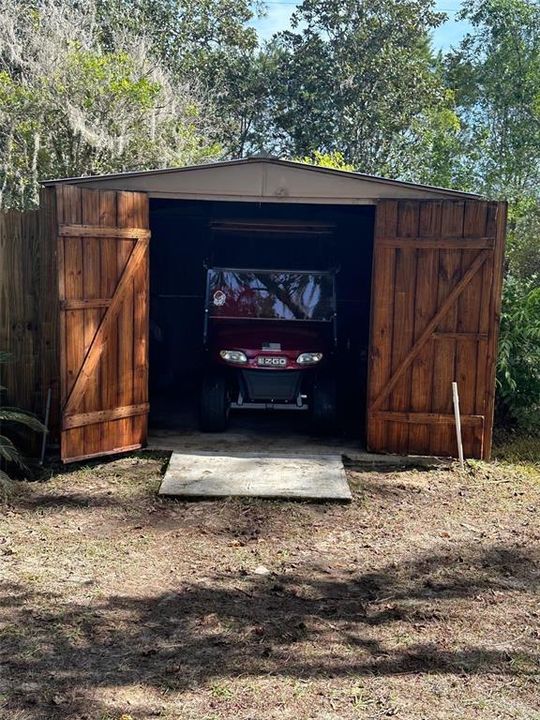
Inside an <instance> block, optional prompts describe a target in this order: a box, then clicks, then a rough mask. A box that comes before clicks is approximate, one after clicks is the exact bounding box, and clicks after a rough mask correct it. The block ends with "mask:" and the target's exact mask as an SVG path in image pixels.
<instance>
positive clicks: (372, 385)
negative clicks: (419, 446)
mask: <svg viewBox="0 0 540 720" xmlns="http://www.w3.org/2000/svg"><path fill="white" fill-rule="evenodd" d="M397 220H398V203H397V201H395V200H388V201H385V202H381V203H379V204H378V205H377V211H376V215H375V245H374V253H373V271H372V286H371V319H370V347H369V365H368V392H367V395H368V403H367V409H366V412H367V445H368V448H370V449H371V450H373V451H374V452H383V451H385V450H386V449H387V442H386V431H387V427H386V424H385V423H384V422H381V421H379V420H377V419H376V418H373V417H371V416H370V413H371V406H372V405H373V403H374V401H375V399H376V398H377V397H378V396H379V395H380V393H381V392H382V390H383V388H384V387H385V385H386V383H387V382H388V380H389V378H390V374H391V370H392V365H391V363H392V331H393V325H394V284H395V267H396V262H395V251H394V250H393V249H392V248H383V247H379V245H378V243H377V238H378V237H379V236H380V237H386V236H388V235H392V234H396V233H397ZM384 407H385V405H384V404H383V405H382V408H384Z"/></svg>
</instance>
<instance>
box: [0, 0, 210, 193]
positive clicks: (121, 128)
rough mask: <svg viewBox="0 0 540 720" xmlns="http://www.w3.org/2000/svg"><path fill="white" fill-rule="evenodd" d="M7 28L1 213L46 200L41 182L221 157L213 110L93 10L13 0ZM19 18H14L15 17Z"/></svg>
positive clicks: (3, 29) (0, 103) (2, 36)
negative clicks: (34, 6)
mask: <svg viewBox="0 0 540 720" xmlns="http://www.w3.org/2000/svg"><path fill="white" fill-rule="evenodd" d="M7 4H8V5H9V6H10V8H8V9H6V10H4V15H3V21H4V22H3V23H0V206H2V207H27V206H30V205H32V204H35V203H36V202H37V191H38V187H39V185H38V181H39V180H40V179H41V178H47V177H49V178H50V177H58V176H73V175H86V174H91V173H103V172H111V171H122V170H130V169H144V168H155V167H163V166H175V165H184V164H186V163H196V162H199V161H201V160H207V159H209V158H212V157H215V156H216V154H217V153H218V152H220V148H219V146H218V145H217V144H216V141H215V139H214V138H213V135H215V133H213V132H211V131H210V126H211V124H212V122H213V119H214V115H213V106H212V104H211V103H209V102H207V101H206V99H205V98H204V96H203V93H202V91H201V90H200V89H197V88H195V86H189V85H188V84H186V83H183V82H181V81H180V80H178V79H177V78H175V77H174V76H173V75H172V73H171V72H170V70H168V69H167V68H165V67H163V66H162V65H161V64H160V63H159V61H158V60H156V57H155V53H154V52H153V50H151V48H149V45H148V41H147V40H145V39H144V38H141V37H137V36H135V37H130V38H129V40H126V39H124V38H122V37H121V36H117V35H114V33H113V32H112V31H110V32H109V35H108V37H107V40H106V42H105V41H104V40H102V39H101V38H102V37H103V35H104V33H103V28H100V27H99V25H97V24H96V22H95V16H94V12H93V6H92V5H91V4H90V5H88V6H87V7H86V6H85V7H84V8H81V7H79V6H78V5H77V4H76V3H72V4H70V3H64V4H63V6H70V5H73V7H72V8H71V11H70V12H67V11H64V7H63V6H62V7H61V6H59V5H58V4H57V3H55V2H54V1H53V0H44V1H43V2H41V3H40V4H39V6H38V7H37V9H32V8H31V7H30V5H29V4H28V3H25V2H23V1H22V0H7ZM8 11H9V12H8Z"/></svg>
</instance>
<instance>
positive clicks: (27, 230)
mask: <svg viewBox="0 0 540 720" xmlns="http://www.w3.org/2000/svg"><path fill="white" fill-rule="evenodd" d="M43 185H44V187H43V190H42V193H41V204H40V207H39V209H38V210H35V211H31V212H28V213H15V212H10V213H7V214H5V215H4V216H3V217H2V219H1V225H0V268H1V270H0V292H1V295H0V298H1V303H2V308H1V313H0V348H1V349H5V350H8V351H11V352H12V353H13V354H14V358H15V362H14V363H13V364H12V365H11V366H9V367H8V368H7V377H5V378H4V382H3V383H2V384H4V385H7V386H8V388H9V390H8V392H9V393H10V396H9V398H8V401H9V402H11V403H13V404H20V405H22V406H24V407H26V408H28V409H31V410H34V411H36V412H37V413H38V414H40V415H42V414H43V408H44V406H45V399H46V396H47V393H48V390H49V389H51V393H52V403H51V436H52V437H53V438H54V437H58V438H59V439H60V448H61V457H62V459H63V460H64V461H65V462H68V461H74V460H80V459H83V458H90V457H95V456H100V455H105V454H109V453H116V452H120V451H125V450H132V449H134V448H139V447H141V446H143V445H144V444H145V443H146V441H147V435H148V416H149V410H150V407H151V406H154V405H156V406H160V407H162V408H163V407H165V408H166V407H167V405H166V403H167V402H169V403H170V402H171V399H173V401H174V403H176V404H178V403H181V402H182V398H184V397H187V395H188V394H189V393H186V392H185V389H186V388H193V387H195V386H196V383H197V379H198V371H199V368H200V356H201V349H202V332H201V328H202V316H203V308H204V306H203V300H204V298H203V295H204V272H203V264H204V261H205V260H206V259H208V257H209V256H211V257H213V258H215V257H218V258H221V257H226V259H227V261H228V262H233V261H234V263H235V265H233V266H234V267H250V266H251V267H257V266H259V265H260V264H264V265H265V266H269V267H298V268H301V267H311V266H313V265H314V264H315V263H317V262H323V260H322V258H323V257H326V258H327V257H328V256H329V254H330V255H331V256H332V258H333V261H334V262H335V263H336V264H337V265H339V267H340V272H339V275H338V293H337V304H338V316H339V323H338V335H339V351H338V355H339V357H338V368H339V370H338V375H339V377H338V380H339V382H341V385H342V387H341V395H342V398H343V407H344V411H343V425H344V427H346V430H347V431H348V432H349V433H350V434H351V435H352V436H353V437H354V438H355V440H356V441H357V442H358V444H359V446H360V445H363V446H365V447H367V448H368V449H369V450H371V451H374V452H388V453H400V454H431V455H446V456H455V455H456V452H457V448H456V440H455V430H454V417H453V413H452V391H451V383H452V381H453V380H456V381H457V383H458V386H459V392H460V398H461V410H462V425H463V435H464V447H465V452H466V454H467V455H468V456H469V457H475V458H489V457H490V453H491V438H492V428H493V409H494V394H495V364H496V349H497V333H498V325H499V313H500V299H501V282H502V264H503V252H504V234H505V225H506V204H505V203H502V202H491V201H487V200H486V199H484V198H482V197H481V196H479V195H474V194H469V193H464V192H458V191H454V190H448V189H442V188H435V187H429V186H424V185H417V184H412V183H407V182H399V181H395V180H389V179H385V178H380V177H374V176H369V175H363V174H360V173H352V172H344V171H339V170H331V169H326V168H320V167H313V166H309V165H304V164H301V163H295V162H290V161H283V160H277V159H271V158H249V159H243V160H237V161H230V162H218V163H213V164H208V165H200V166H195V167H185V168H174V169H167V170H155V171H145V172H129V173H119V174H110V175H102V176H93V177H79V178H67V179H64V178H63V179H59V180H50V181H47V182H45V183H43ZM323 226H324V227H325V228H326V229H328V228H331V232H328V231H325V232H324V233H323V232H321V231H320V228H321V227H323ZM253 263H255V264H253ZM179 422H181V421H179Z"/></svg>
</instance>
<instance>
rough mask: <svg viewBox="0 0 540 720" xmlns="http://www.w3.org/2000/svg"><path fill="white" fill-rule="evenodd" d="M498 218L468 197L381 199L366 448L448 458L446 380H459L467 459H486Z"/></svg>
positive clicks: (492, 208) (452, 442)
mask: <svg viewBox="0 0 540 720" xmlns="http://www.w3.org/2000/svg"><path fill="white" fill-rule="evenodd" d="M387 203H389V205H387ZM415 206H416V207H417V208H418V212H416V209H415ZM388 213H391V217H392V222H391V223H390V224H389V225H388V224H387V223H386V222H385V219H386V217H387V216H388ZM503 214H504V208H503V210H501V211H499V210H498V207H496V204H493V203H487V202H484V201H475V200H471V201H466V202H465V201H461V200H460V201H419V202H418V203H414V202H411V201H400V202H399V203H397V202H395V201H381V202H379V205H378V209H377V217H378V219H379V221H378V222H377V223H376V231H375V239H374V273H373V279H372V303H373V307H372V310H371V331H370V354H369V356H370V374H369V387H368V447H370V448H371V449H373V450H378V451H386V452H399V453H403V452H408V453H410V454H424V453H431V454H439V455H455V453H456V449H457V446H456V439H455V430H454V427H453V425H454V420H453V414H452V392H451V383H452V381H453V380H455V379H456V380H457V382H458V387H459V392H460V397H461V411H462V415H463V438H464V445H465V449H466V454H467V455H468V456H470V457H478V458H481V457H484V456H486V455H487V454H488V452H489V448H490V438H491V432H492V426H491V425H490V421H489V420H488V417H489V413H490V411H492V408H493V391H494V364H495V348H496V329H495V326H496V325H497V323H498V314H499V312H500V295H501V285H500V277H501V272H500V268H501V266H502V249H501V245H502V239H503V238H504V225H505V219H504V218H503V219H501V217H502V215H503ZM497 273H498V274H497ZM495 275H497V277H498V278H499V281H498V282H495ZM381 301H382V302H381ZM497 303H499V304H497ZM377 304H380V307H377ZM390 308H391V309H390ZM411 326H412V331H411ZM389 331H390V332H389ZM389 334H391V342H390V343H389V341H388V335H389ZM490 373H491V375H490ZM488 438H489V440H488Z"/></svg>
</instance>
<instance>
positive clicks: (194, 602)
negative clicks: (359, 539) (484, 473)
mask: <svg viewBox="0 0 540 720" xmlns="http://www.w3.org/2000/svg"><path fill="white" fill-rule="evenodd" d="M313 570H314V571H313V572H312V573H311V572H310V573H304V574H291V573H286V574H282V575H267V576H261V577H258V576H254V575H246V574H242V573H240V572H238V573H236V574H233V573H231V574H229V575H223V576H217V577H213V578H208V579H206V580H205V581H204V582H202V581H201V582H200V583H198V584H197V583H183V584H181V585H179V586H178V587H177V588H175V589H174V590H173V591H171V592H168V593H164V594H156V595H153V594H149V595H147V596H144V595H141V596H137V597H135V596H129V595H123V594H122V593H121V592H118V594H117V595H115V596H110V597H107V598H105V599H104V600H93V601H90V602H88V604H75V603H70V602H65V601H64V600H63V599H62V598H61V597H57V596H53V595H50V596H45V595H41V596H40V595H39V594H37V593H35V592H34V591H33V590H32V588H31V587H25V586H23V585H11V586H6V585H4V586H3V588H2V599H1V601H0V615H2V616H5V620H6V621H7V624H6V625H5V626H4V629H3V638H2V644H1V647H0V659H1V663H2V666H3V668H2V678H3V681H2V682H3V684H4V687H3V688H2V692H5V693H6V697H7V698H8V700H7V701H6V704H5V705H4V708H3V709H4V711H5V712H7V713H8V715H6V717H8V716H9V717H11V716H17V713H21V715H22V714H24V717H25V718H35V720H37V719H38V718H43V717H47V718H51V719H52V718H70V719H74V718H83V717H87V718H98V717H102V716H104V715H106V709H105V708H104V707H103V708H101V709H100V708H99V707H97V706H96V702H95V699H94V698H93V697H92V693H93V692H94V691H95V689H97V688H105V687H114V688H122V687H124V686H129V685H142V686H146V687H152V688H155V689H157V690H160V691H162V692H165V691H169V692H170V691H172V692H177V693H182V692H184V691H186V690H189V689H196V688H198V687H201V686H203V685H206V684H207V683H209V682H212V681H214V680H215V679H216V678H222V677H223V675H224V674H226V675H227V676H228V677H231V678H235V677H239V676H245V677H254V676H263V675H264V676H269V675H277V676H288V677H293V678H301V679H310V678H321V677H325V678H327V677H337V676H341V675H351V676H355V677H359V676H365V675H377V676H387V675H388V676H389V675H395V674H401V673H408V672H411V673H423V672H429V673H456V674H463V673H465V674H475V673H492V674H493V673H495V674H499V675H508V676H512V675H515V674H517V673H518V669H517V668H516V666H515V664H513V662H512V655H510V653H509V651H508V650H507V649H505V647H504V646H497V645H494V646H493V647H491V648H490V647H482V646H480V645H479V644H475V643H467V642H460V643H457V644H456V643H454V646H453V645H452V642H451V641H450V642H448V643H445V644H435V643H434V642H433V641H432V640H430V639H429V637H430V633H429V627H430V625H431V624H434V623H435V624H436V623H437V622H439V621H440V620H441V619H444V618H446V617H447V614H448V613H450V614H451V613H452V602H451V601H455V600H456V599H457V598H462V599H463V598H466V599H469V600H470V601H474V599H475V597H477V596H478V595H479V593H482V592H485V591H486V590H490V591H492V592H493V597H494V598H495V596H496V595H501V594H502V595H504V594H505V593H507V592H510V591H516V590H517V591H519V592H533V591H534V587H533V585H532V583H533V582H534V578H535V577H536V575H535V573H536V572H537V564H536V563H535V561H534V559H533V558H532V557H531V556H530V555H528V554H527V553H525V552H520V551H518V550H516V549H515V548H510V547H501V546H492V547H489V548H488V549H481V548H480V549H479V548H478V547H474V546H472V545H471V546H467V547H460V548H458V549H457V550H456V551H454V552H452V553H449V554H438V555H437V554H431V555H429V556H427V555H426V556H420V557H416V558H414V559H412V560H411V561H410V562H408V563H405V564H402V565H401V566H400V567H399V568H397V567H395V565H393V564H388V565H386V564H383V565H382V566H381V569H380V570H378V571H376V572H369V573H359V574H358V575H356V576H351V577H350V579H348V580H343V579H339V580H334V579H332V578H331V577H328V578H327V579H325V578H324V577H322V574H321V572H320V571H319V572H317V569H315V568H314V569H313ZM434 578H438V579H434ZM142 592H144V590H143V591H142ZM483 607H484V605H479V609H480V608H483ZM400 622H407V623H410V627H413V626H414V627H415V628H416V631H417V632H416V635H415V636H414V642H411V643H409V644H407V645H406V646H405V647H399V648H396V645H395V644H394V645H393V646H392V645H389V644H387V643H386V642H385V640H384V639H383V638H384V629H385V628H386V627H388V626H391V625H392V624H394V623H400ZM422 628H425V635H426V640H425V641H424V640H422V633H423V632H424V631H423V630H422ZM431 637H432V636H431ZM462 637H464V638H466V637H467V636H466V635H464V636H462ZM329 639H330V640H331V641H329ZM449 640H450V639H449ZM512 640H513V638H509V642H511V641H512ZM516 645H518V646H519V647H516ZM515 652H519V653H520V657H521V662H520V668H519V673H520V674H521V675H523V674H527V673H529V670H528V668H529V667H531V668H532V667H533V666H534V665H535V664H536V663H538V661H539V657H538V655H537V654H535V653H534V652H533V651H532V650H531V648H530V645H528V644H527V642H525V643H524V644H523V643H521V644H520V642H519V641H516V644H515V645H514V646H513V649H512V654H515ZM530 672H531V673H532V672H533V670H532V669H531V670H530ZM10 713H11V714H10Z"/></svg>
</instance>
